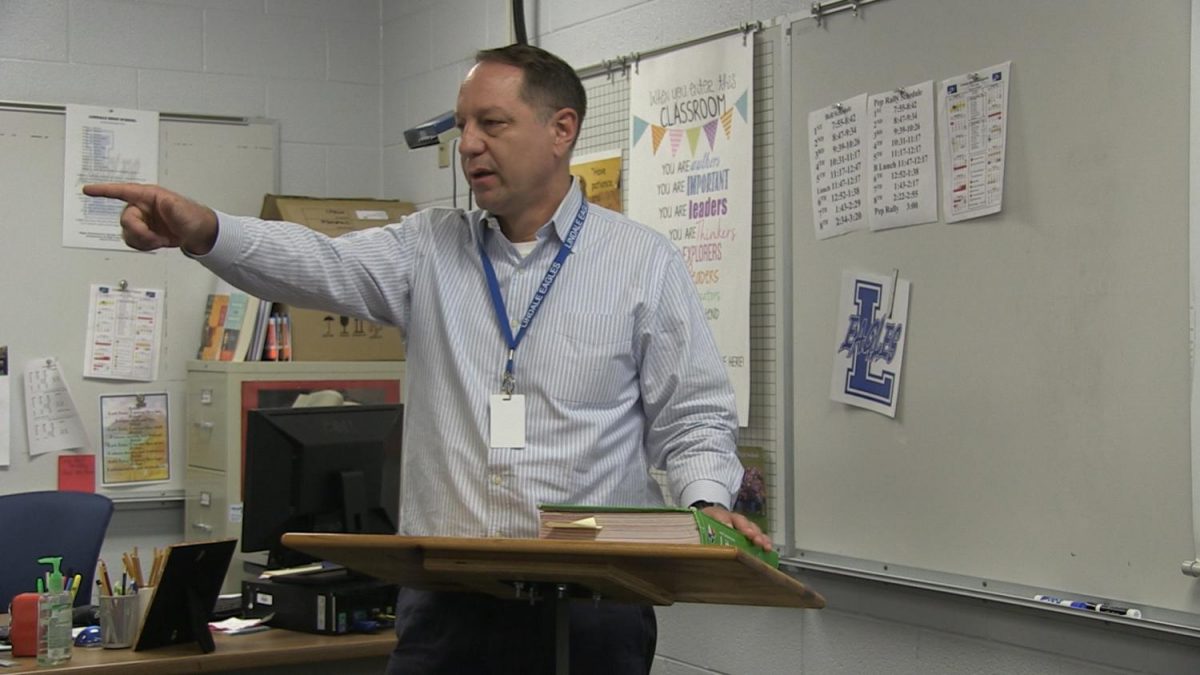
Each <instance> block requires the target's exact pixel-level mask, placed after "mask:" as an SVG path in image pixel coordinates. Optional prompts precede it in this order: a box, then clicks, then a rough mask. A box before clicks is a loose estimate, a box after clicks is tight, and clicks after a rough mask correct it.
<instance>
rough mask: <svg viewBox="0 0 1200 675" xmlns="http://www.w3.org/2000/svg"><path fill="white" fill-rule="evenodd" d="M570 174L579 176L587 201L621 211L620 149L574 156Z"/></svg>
mask: <svg viewBox="0 0 1200 675" xmlns="http://www.w3.org/2000/svg"><path fill="white" fill-rule="evenodd" d="M571 175H573V176H576V177H578V178H579V183H580V187H582V188H583V195H584V196H585V197H587V200H588V201H589V202H591V203H593V204H595V205H596V206H603V207H604V208H606V209H610V210H612V211H616V212H617V213H622V210H621V151H620V150H612V151H609V152H600V153H593V154H589V155H582V156H580V157H576V158H574V160H573V161H572V162H571Z"/></svg>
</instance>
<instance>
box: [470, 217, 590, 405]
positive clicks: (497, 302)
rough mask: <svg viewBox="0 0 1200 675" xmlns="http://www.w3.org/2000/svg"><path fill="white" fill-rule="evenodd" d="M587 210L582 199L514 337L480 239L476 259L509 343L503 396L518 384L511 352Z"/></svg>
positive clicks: (563, 259) (576, 235)
mask: <svg viewBox="0 0 1200 675" xmlns="http://www.w3.org/2000/svg"><path fill="white" fill-rule="evenodd" d="M587 212H588V203H587V200H586V199H584V200H583V203H582V204H580V206H579V212H578V213H576V214H575V222H573V223H571V229H570V230H567V236H566V238H565V239H563V243H562V246H560V247H559V249H558V255H557V256H555V257H554V262H552V263H550V269H548V270H546V276H545V278H543V279H542V283H541V285H540V286H538V289H537V292H536V293H534V294H533V300H530V301H529V309H527V310H525V316H524V317H522V318H521V329H520V330H519V331H517V334H516V336H513V333H512V328H510V327H509V325H508V311H507V310H506V309H505V308H504V298H503V297H501V296H500V282H499V281H497V280H496V269H495V268H494V267H492V261H491V259H490V258H488V254H487V250H486V249H485V248H484V239H485V237H480V238H479V258H480V259H481V260H482V261H483V273H484V275H485V276H486V277H487V284H488V290H489V291H491V294H492V308H493V309H495V310H496V320H497V321H499V322H500V332H501V333H502V334H503V335H504V340H505V344H507V345H508V362H507V363H506V364H505V365H504V379H503V381H502V382H501V384H500V391H501V393H503V394H504V395H505V396H512V393H513V390H514V389H515V388H516V384H517V382H516V379H515V378H514V377H513V355H514V354H516V351H517V345H519V344H521V339H522V338H524V337H525V331H527V330H529V324H531V323H533V317H534V316H535V315H536V314H537V312H538V309H540V308H541V306H542V303H543V302H544V301H545V300H546V295H547V294H548V293H550V287H551V286H553V285H554V280H555V279H557V278H558V273H559V271H561V270H562V266H563V264H564V263H565V262H566V261H567V256H568V255H570V254H571V249H572V248H574V247H575V240H576V239H577V238H578V237H579V230H580V228H582V227H583V221H584V219H585V218H587Z"/></svg>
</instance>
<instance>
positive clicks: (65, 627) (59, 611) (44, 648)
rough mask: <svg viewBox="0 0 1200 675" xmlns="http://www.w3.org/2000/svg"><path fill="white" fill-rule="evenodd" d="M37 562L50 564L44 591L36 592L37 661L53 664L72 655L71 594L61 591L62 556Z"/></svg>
mask: <svg viewBox="0 0 1200 675" xmlns="http://www.w3.org/2000/svg"><path fill="white" fill-rule="evenodd" d="M38 562H39V563H42V564H43V565H50V567H51V572H50V578H49V583H48V584H47V588H46V592H45V593H41V594H40V595H38V623H37V662H38V665H39V666H53V665H58V664H60V663H66V662H67V661H68V660H69V659H70V658H71V594H70V592H68V591H65V590H63V575H62V572H61V571H60V570H59V566H60V565H61V564H62V556H51V557H48V558H38Z"/></svg>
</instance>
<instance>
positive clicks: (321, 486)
mask: <svg viewBox="0 0 1200 675" xmlns="http://www.w3.org/2000/svg"><path fill="white" fill-rule="evenodd" d="M403 417H404V414H403V406H401V405H399V404H383V405H358V406H355V405H348V406H336V407H319V408H274V409H262V408H260V409H255V410H251V411H249V413H248V415H247V420H246V461H245V466H244V468H243V473H242V475H243V478H242V481H243V507H242V508H243V511H242V551H244V552H250V551H264V550H265V551H268V558H267V566H268V567H269V568H272V569H275V568H280V567H293V566H296V565H302V564H304V563H308V562H312V561H313V560H314V559H313V558H311V557H309V556H306V555H305V554H302V553H300V552H298V551H292V550H291V549H287V548H285V547H283V546H282V545H281V544H280V543H279V539H280V537H281V536H282V535H283V534H284V533H285V532H339V533H352V534H395V533H396V524H397V522H398V519H397V512H398V511H399V502H400V435H401V433H400V432H401V426H402V419H403Z"/></svg>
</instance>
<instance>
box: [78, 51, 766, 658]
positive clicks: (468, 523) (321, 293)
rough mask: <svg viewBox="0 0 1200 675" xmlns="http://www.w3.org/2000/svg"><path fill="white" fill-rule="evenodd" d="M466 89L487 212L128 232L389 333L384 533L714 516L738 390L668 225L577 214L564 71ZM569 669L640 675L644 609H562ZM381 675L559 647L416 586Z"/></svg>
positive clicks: (533, 618)
mask: <svg viewBox="0 0 1200 675" xmlns="http://www.w3.org/2000/svg"><path fill="white" fill-rule="evenodd" d="M476 60H477V63H476V65H475V67H474V68H473V69H472V70H471V71H470V73H469V74H468V75H467V77H466V79H465V80H464V81H463V84H462V86H461V89H460V90H459V95H458V102H457V106H456V109H455V116H456V119H457V123H458V127H459V129H460V130H461V131H462V138H461V140H460V141H459V153H460V154H461V159H462V167H463V168H462V170H463V173H464V175H465V176H466V179H467V181H468V182H469V183H470V185H471V189H472V190H473V191H474V193H475V199H476V201H477V202H478V204H479V206H480V207H481V210H477V211H473V212H470V213H463V212H462V211H459V210H454V209H444V208H435V209H427V210H425V211H421V212H419V213H416V214H414V215H412V216H410V217H408V218H406V219H405V220H404V221H403V222H401V223H399V224H395V225H389V226H387V227H384V228H376V229H372V230H366V231H361V232H356V233H353V234H349V235H345V236H343V237H339V238H337V239H330V238H328V237H325V236H323V235H321V234H319V233H316V232H314V231H312V230H309V229H307V228H304V227H302V226H298V225H294V224H290V223H278V222H264V221H260V220H257V219H253V218H235V217H231V216H227V215H225V214H217V213H215V212H214V211H212V210H210V209H208V208H206V207H203V206H200V205H199V204H196V203H194V202H191V201H189V200H187V199H185V198H183V197H181V196H179V195H176V194H174V193H171V192H168V191H166V190H164V189H162V188H158V187H152V186H130V185H94V186H87V187H85V188H84V191H85V192H86V193H87V194H89V195H93V196H106V197H114V198H117V199H122V200H125V201H127V202H128V203H129V206H127V207H126V209H125V211H124V213H123V214H122V217H121V224H122V228H123V232H124V237H125V241H126V242H127V243H128V244H129V245H130V246H132V247H134V248H138V249H154V248H159V247H162V246H182V247H183V249H184V250H185V251H186V252H188V253H189V254H190V255H192V256H194V257H196V258H197V259H198V260H199V261H200V262H201V263H202V264H204V265H205V266H207V267H208V268H209V269H211V270H213V271H214V272H216V273H217V274H218V275H220V276H221V277H223V278H225V279H226V280H228V281H230V282H231V283H233V284H234V285H236V286H239V287H241V288H244V289H246V290H248V291H250V292H252V293H254V294H256V295H259V296H262V297H268V298H271V299H274V300H280V301H284V302H287V303H289V304H293V305H300V306H310V307H316V308H320V309H324V310H327V311H337V312H340V313H343V314H350V315H354V316H359V317H363V318H367V319H370V320H373V321H379V322H382V323H389V324H394V325H397V326H399V327H400V329H401V330H402V331H403V332H404V334H405V338H406V345H407V354H408V362H407V364H406V376H407V378H408V381H407V383H406V387H405V391H406V395H407V405H406V410H405V429H404V436H405V438H404V448H405V450H404V460H403V473H402V486H401V493H402V497H401V502H402V503H401V515H400V520H401V524H400V531H401V533H403V534H408V535H443V536H471V537H495V536H500V537H532V536H536V535H537V523H538V518H537V505H538V504H540V503H579V504H614V505H615V504H632V505H657V504H661V502H662V496H661V491H660V489H659V487H658V485H657V483H656V482H655V481H654V480H653V478H652V477H651V476H650V475H649V473H648V470H649V469H650V468H665V469H666V470H667V476H668V482H669V484H670V491H671V493H672V495H671V496H672V498H674V499H675V500H676V501H677V502H678V503H681V504H685V505H691V504H696V505H700V506H701V507H702V508H705V509H706V511H707V512H709V513H711V514H713V515H714V516H716V517H717V518H719V519H720V520H722V521H724V522H726V523H730V524H732V525H734V526H735V527H736V528H738V529H739V530H741V531H743V532H745V533H746V534H748V535H749V536H750V537H751V538H752V539H753V540H754V541H755V542H756V543H758V544H760V545H762V546H765V547H767V548H770V546H771V542H770V540H769V539H768V538H767V537H766V535H765V534H763V533H762V531H761V530H759V528H758V527H757V526H755V525H754V524H753V523H751V522H750V521H748V520H747V519H745V518H744V517H742V516H740V515H736V514H731V513H730V512H729V511H728V510H727V507H728V506H729V504H730V498H731V495H732V493H733V492H734V491H735V490H736V489H737V486H738V485H739V481H740V479H741V473H742V469H741V466H740V464H739V463H738V460H737V457H736V454H735V437H736V431H737V421H736V420H737V417H736V412H735V408H734V401H733V392H732V388H731V387H730V384H729V382H728V378H727V376H726V374H725V369H724V366H723V364H722V362H721V360H720V357H719V355H718V353H717V350H716V346H715V343H714V341H713V338H712V335H711V332H710V331H709V329H708V326H707V323H706V322H705V319H704V317H703V314H702V312H701V307H700V303H699V300H698V298H697V296H696V292H695V289H694V288H693V286H692V284H691V280H690V278H689V276H688V274H687V271H686V269H685V267H684V264H683V261H682V259H681V257H680V256H679V254H678V253H677V252H676V251H675V249H674V248H673V246H672V245H671V244H670V243H669V242H668V241H667V240H666V239H665V238H664V237H662V236H661V235H659V234H657V233H655V232H653V231H651V230H650V229H648V228H646V227H645V226H643V225H640V224H637V223H634V222H633V221H630V220H629V219H627V218H624V217H623V216H621V215H619V214H616V213H613V212H611V211H607V210H605V209H602V208H598V207H594V206H590V205H588V204H587V203H586V201H585V200H584V199H583V197H582V194H581V192H580V190H579V188H578V186H577V185H576V184H574V183H573V181H572V178H571V176H570V174H569V172H568V169H569V164H570V156H571V151H572V149H573V147H574V145H575V141H576V138H577V136H578V133H579V128H580V124H581V123H582V121H583V116H584V113H585V110H586V95H585V93H584V90H583V86H582V83H581V82H580V81H579V78H578V76H576V74H575V72H574V71H573V70H572V69H571V68H570V66H568V65H567V64H566V63H564V62H563V61H562V60H561V59H558V58H557V57H555V56H553V55H551V54H549V53H547V52H545V51H542V50H540V49H537V48H535V47H530V46H524V45H513V46H510V47H505V48H501V49H495V50H485V51H482V52H480V53H479V54H477V57H476ZM571 626H572V630H571V645H570V649H571V659H572V664H571V665H572V672H573V673H591V672H595V673H606V674H608V673H616V672H619V673H637V672H648V671H649V669H650V662H651V660H652V658H653V654H654V644H655V639H656V628H655V621H654V614H653V611H652V610H651V609H650V608H648V607H635V606H625V605H609V604H605V603H602V604H601V605H599V606H592V605H591V604H587V603H577V606H575V607H573V608H572V614H571ZM396 632H397V635H398V644H397V647H396V651H395V652H394V653H393V656H392V660H391V662H390V664H389V672H393V673H400V672H412V673H434V672H436V673H441V672H447V673H457V672H489V671H490V672H532V671H534V670H535V669H536V668H537V667H539V665H540V664H542V663H544V662H545V658H544V657H545V654H546V650H552V648H553V640H552V639H551V636H550V635H547V634H546V632H545V631H540V630H539V624H538V623H537V609H536V608H532V609H531V608H530V607H529V606H528V605H527V604H525V603H516V602H511V601H500V600H495V599H493V598H489V597H485V596H476V595H470V594H459V595H455V594H443V593H433V592H421V591H415V590H411V589H404V590H402V591H401V594H400V598H399V600H398V603H397V627H396Z"/></svg>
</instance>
